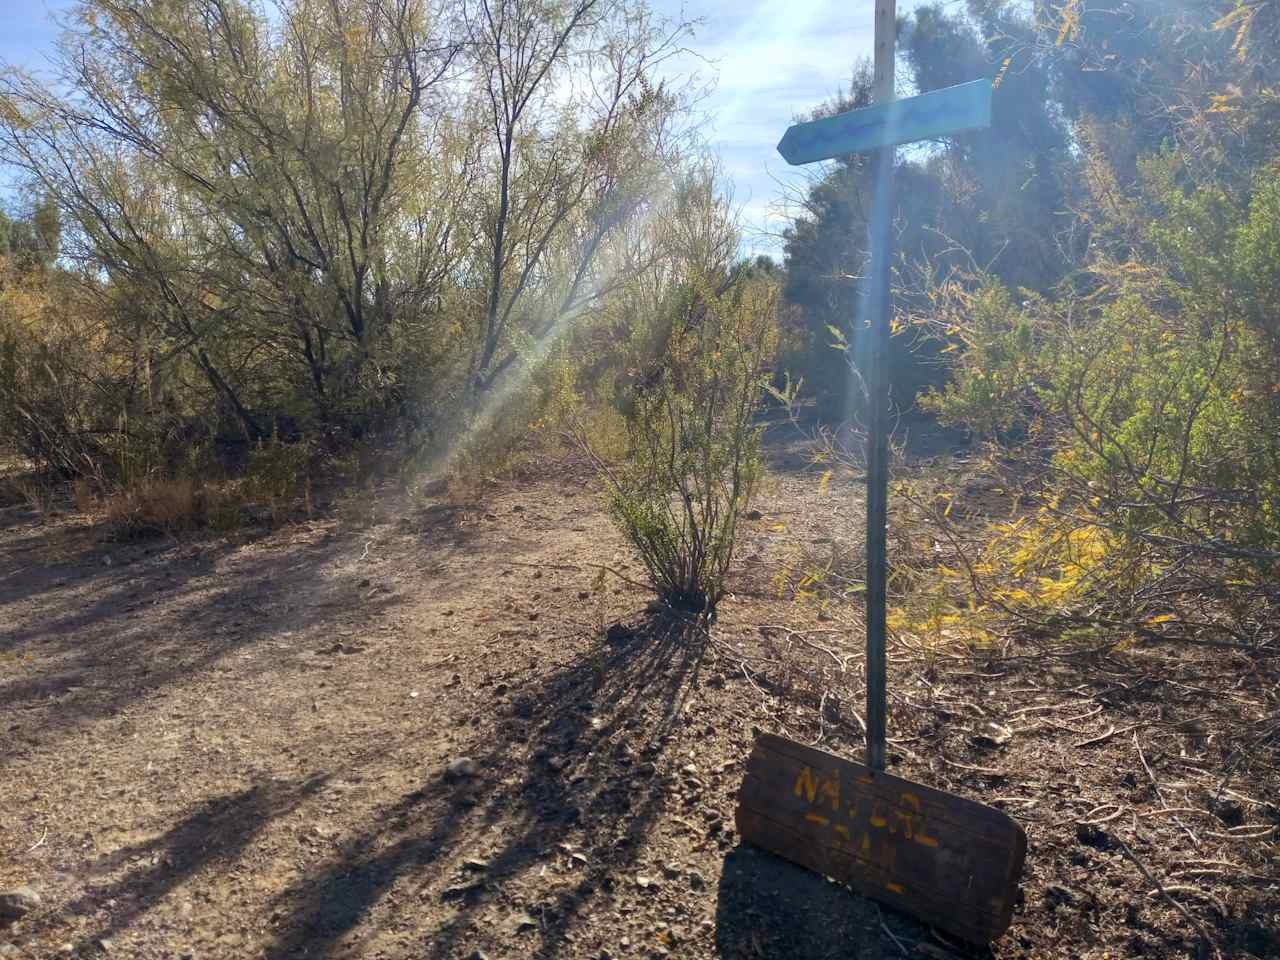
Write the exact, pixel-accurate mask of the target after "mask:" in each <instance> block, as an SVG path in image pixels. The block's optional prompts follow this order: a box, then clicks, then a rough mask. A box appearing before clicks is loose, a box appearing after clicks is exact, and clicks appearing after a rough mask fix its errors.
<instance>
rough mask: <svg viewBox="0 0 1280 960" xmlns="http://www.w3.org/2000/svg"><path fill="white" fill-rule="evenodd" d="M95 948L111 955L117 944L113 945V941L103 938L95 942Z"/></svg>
mask: <svg viewBox="0 0 1280 960" xmlns="http://www.w3.org/2000/svg"><path fill="white" fill-rule="evenodd" d="M94 946H96V947H97V948H98V949H99V950H101V951H102V952H103V953H110V952H111V951H112V950H113V949H114V948H115V944H114V943H112V942H111V940H110V939H109V938H107V937H102V938H100V939H98V940H95V941H94Z"/></svg>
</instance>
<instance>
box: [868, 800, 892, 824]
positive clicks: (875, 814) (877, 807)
mask: <svg viewBox="0 0 1280 960" xmlns="http://www.w3.org/2000/svg"><path fill="white" fill-rule="evenodd" d="M871 825H872V826H873V827H876V828H878V829H880V830H883V829H884V828H885V827H887V826H888V825H889V821H888V820H886V819H885V818H884V807H883V806H882V805H881V803H880V801H879V800H877V801H876V802H875V803H874V804H872V806H871Z"/></svg>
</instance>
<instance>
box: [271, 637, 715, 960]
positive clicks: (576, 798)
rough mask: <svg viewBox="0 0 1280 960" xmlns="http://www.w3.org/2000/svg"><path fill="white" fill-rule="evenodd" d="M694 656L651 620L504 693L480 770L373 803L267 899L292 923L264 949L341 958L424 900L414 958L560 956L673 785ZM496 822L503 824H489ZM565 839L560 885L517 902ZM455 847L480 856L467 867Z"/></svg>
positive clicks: (278, 954) (478, 759) (439, 777)
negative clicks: (574, 856)
mask: <svg viewBox="0 0 1280 960" xmlns="http://www.w3.org/2000/svg"><path fill="white" fill-rule="evenodd" d="M702 656H703V647H702V643H701V636H700V635H699V634H698V632H697V631H696V630H695V629H691V628H689V627H688V625H687V624H684V623H681V622H679V621H674V620H671V619H668V618H666V617H665V616H661V615H659V616H655V617H653V618H649V619H643V620H642V621H640V622H638V623H637V624H635V625H634V626H631V627H626V626H615V627H614V628H613V629H611V630H610V631H609V633H608V636H607V638H602V640H601V642H600V645H599V646H598V647H596V648H595V649H592V650H588V651H587V652H585V653H581V654H578V655H576V656H573V657H571V658H570V659H569V660H568V661H567V662H566V663H564V664H562V665H561V666H560V667H559V668H558V669H555V668H552V669H547V670H545V671H543V672H542V674H541V676H540V677H539V678H537V679H535V680H532V681H530V683H528V684H527V685H525V686H523V687H519V688H515V689H513V690H512V691H511V695H510V699H509V700H508V701H507V702H506V703H505V704H504V705H502V706H501V708H500V709H499V710H498V711H497V712H496V715H495V717H494V729H492V730H490V731H486V732H485V733H484V734H483V735H482V736H480V737H477V738H476V740H475V741H474V742H473V746H472V748H471V750H470V751H469V754H468V755H469V756H470V758H471V759H472V760H473V761H474V762H475V768H476V770H477V775H476V776H474V777H460V778H459V777H455V778H450V777H449V776H448V775H447V774H446V773H444V772H440V773H437V774H436V775H435V776H433V777H432V778H431V779H430V781H429V782H428V783H427V784H426V785H425V786H423V787H422V788H421V789H418V790H415V791H413V792H411V793H409V794H407V795H405V796H403V797H402V798H401V799H400V800H399V801H398V802H397V803H395V804H393V805H391V806H388V807H385V808H383V809H381V810H379V811H376V812H375V814H374V815H373V816H372V817H370V818H369V820H368V823H369V827H368V829H367V831H366V832H364V833H362V834H359V835H357V836H355V837H353V838H352V839H351V840H349V841H348V842H347V843H346V844H344V845H343V846H342V847H341V848H340V849H339V850H338V852H337V854H336V855H335V856H334V857H333V858H332V859H331V862H330V864H329V866H328V867H327V868H326V869H324V870H322V871H319V872H318V873H316V874H314V875H313V876H312V878H311V879H309V880H308V881H307V882H305V883H304V884H302V885H299V886H298V887H296V888H294V889H291V890H289V891H287V892H286V893H285V894H284V895H283V896H282V897H281V898H280V899H279V902H278V903H277V904H275V907H276V909H277V910H278V911H283V912H284V913H286V914H287V918H288V919H286V920H285V921H284V922H283V923H282V925H281V928H280V930H279V934H278V936H277V939H276V942H275V944H274V945H273V946H272V947H271V948H270V949H268V951H267V954H266V955H267V956H268V957H269V958H273V960H284V958H289V957H294V956H300V955H303V954H305V955H306V956H307V957H313V958H314V957H329V956H337V955H341V954H342V953H344V952H345V950H346V949H348V948H353V949H354V947H355V943H354V941H353V938H357V937H360V936H363V935H366V934H367V932H368V931H369V930H370V929H374V930H376V929H378V928H380V927H382V928H385V927H386V926H388V925H394V923H395V917H396V915H397V914H398V913H403V912H404V911H406V910H414V909H415V907H416V906H417V904H416V903H415V901H418V902H421V901H429V902H430V903H431V905H430V906H429V907H428V906H423V907H422V908H421V912H422V913H425V914H427V915H428V916H433V917H439V918H441V919H438V920H432V921H430V922H429V924H428V932H427V935H426V937H425V941H424V940H423V939H421V937H422V933H421V930H422V925H421V923H420V922H416V921H415V922H411V923H410V924H409V926H411V927H416V928H417V929H418V931H419V932H418V933H417V934H415V936H417V937H418V938H419V939H418V940H417V942H416V944H409V943H405V944H402V945H400V946H401V947H402V948H410V947H412V948H414V949H416V952H415V953H414V954H413V955H419V956H423V957H430V958H444V957H450V956H465V955H468V953H469V951H471V950H473V949H475V948H478V947H481V946H483V947H484V948H486V949H492V948H493V947H492V945H493V944H494V943H495V942H500V943H502V944H503V951H504V953H511V951H512V948H513V945H518V949H519V951H520V952H522V953H528V954H530V955H532V956H537V957H553V956H557V955H558V953H559V952H560V951H561V949H562V948H563V947H564V944H565V942H566V934H567V933H568V930H569V928H570V926H571V925H572V923H573V921H574V919H575V917H576V916H577V915H578V913H579V912H580V911H581V910H582V909H583V908H584V906H585V904H586V903H587V902H588V901H589V900H591V899H592V898H593V897H594V896H596V895H597V894H598V893H599V892H601V891H609V890H612V889H614V887H615V886H619V885H621V884H623V883H624V882H626V883H629V882H630V872H629V871H628V868H629V867H630V866H631V865H632V864H633V863H634V861H635V858H636V853H637V850H638V848H639V847H640V846H641V841H642V840H643V839H644V838H645V837H646V836H647V835H648V834H649V832H650V831H651V830H652V829H653V827H654V825H655V823H656V822H657V821H658V818H659V816H660V814H661V813H662V811H663V808H664V801H665V799H666V796H667V794H668V790H669V788H670V786H671V785H672V783H673V778H670V777H667V776H664V773H665V771H666V769H667V768H668V767H669V766H671V763H672V762H673V761H671V758H669V757H668V754H669V753H670V752H671V750H670V747H671V744H672V742H673V740H674V739H676V738H674V737H673V732H674V731H675V729H676V727H677V725H678V724H679V723H680V719H681V712H682V707H683V704H684V701H685V698H686V697H687V695H688V693H689V691H690V690H691V689H692V688H693V687H694V686H696V684H697V682H698V679H697V678H698V672H699V667H700V665H701V662H702ZM497 824H501V833H500V834H499V833H497V832H496V831H494V832H492V833H491V832H489V831H488V828H489V827H491V826H495V825H497ZM495 837H496V838H497V841H496V845H495V844H494V839H493V838H495ZM485 838H489V839H488V840H486V839H485ZM562 844H568V845H569V846H568V847H562ZM566 849H572V850H573V851H574V852H576V853H578V854H579V856H580V858H581V859H580V860H579V861H575V862H573V865H571V866H570V867H568V868H567V869H566V870H565V871H564V873H563V881H564V882H562V883H559V884H558V885H557V886H556V888H555V889H554V891H552V892H550V893H549V892H548V891H547V889H546V887H545V885H544V886H541V887H540V893H539V894H538V897H537V900H538V902H536V903H534V902H531V901H530V900H528V899H526V898H525V897H524V895H523V894H522V892H521V890H520V885H521V880H522V878H523V877H525V876H526V875H531V874H532V873H534V872H540V871H542V869H543V867H545V866H549V865H558V866H560V867H564V866H565V864H566V863H567V862H569V859H570V858H569V857H568V855H567V854H566V853H565V850H566ZM463 855H466V856H469V857H482V858H483V860H484V862H485V864H486V865H485V866H484V867H483V868H482V869H481V870H479V871H476V870H474V868H473V871H472V872H470V873H468V872H467V871H466V869H465V868H462V869H459V858H460V857H461V856H463ZM577 864H581V866H580V867H578V866H577ZM624 872H625V874H626V879H625V880H624V878H623V876H622V874H623V873H624ZM401 881H403V882H401ZM409 883H412V885H413V886H414V888H415V889H414V890H413V891H407V890H406V889H405V886H406V885H407V884H409ZM628 895H634V891H632V892H630V893H629V894H628ZM357 927H359V929H358V930H357ZM535 931H536V934H535Z"/></svg>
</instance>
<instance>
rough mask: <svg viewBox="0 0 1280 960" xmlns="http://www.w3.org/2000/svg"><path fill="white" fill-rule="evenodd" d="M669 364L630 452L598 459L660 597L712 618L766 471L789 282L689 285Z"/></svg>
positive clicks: (644, 400)
mask: <svg viewBox="0 0 1280 960" xmlns="http://www.w3.org/2000/svg"><path fill="white" fill-rule="evenodd" d="M670 310H671V314H670V320H671V326H670V333H669V337H668V339H667V347H666V352H665V361H664V363H663V365H662V367H661V368H660V369H659V370H658V371H657V375H656V377H654V378H652V380H653V382H648V383H644V384H641V385H640V386H638V388H637V389H636V390H635V391H634V392H633V395H632V396H631V398H630V401H631V409H630V416H629V418H628V422H627V436H628V439H629V450H628V454H627V457H626V459H625V460H624V461H623V462H621V463H618V464H616V465H611V464H608V463H605V462H604V461H603V460H598V462H599V465H600V468H601V476H602V477H603V478H604V480H605V482H606V486H607V489H608V501H609V508H610V512H611V513H612V515H613V518H614V520H615V522H616V523H617V525H618V527H619V529H621V531H622V532H623V534H624V535H625V536H626V537H627V539H628V541H630V543H631V544H632V546H633V547H635V549H636V551H637V552H638V553H639V555H640V558H641V560H642V561H643V562H644V565H645V568H646V569H647V571H648V573H649V578H650V580H651V581H652V582H653V585H654V587H655V589H656V590H657V592H658V596H659V597H660V598H661V599H662V600H663V602H665V603H667V604H668V605H670V606H671V607H672V608H674V609H676V610H679V611H683V612H686V613H694V614H700V615H703V616H705V617H708V618H710V617H712V616H713V615H714V612H715V607H716V604H717V603H718V602H719V600H720V599H721V597H722V596H723V594H724V577H725V572H726V571H727V570H728V567H729V563H730V561H731V560H732V558H733V547H734V541H735V537H736V532H737V523H738V517H739V514H740V513H741V511H742V510H743V509H744V507H745V505H746V503H747V502H748V500H749V499H750V497H751V495H752V492H753V491H754V489H755V486H756V484H757V482H758V481H759V478H760V475H761V470H762V466H761V462H760V453H759V440H760V431H761V429H762V428H761V426H760V425H759V423H758V422H757V421H756V418H755V414H756V412H757V411H758V409H759V406H760V401H761V399H762V394H763V390H764V388H765V386H766V384H767V379H768V372H769V362H770V360H771V359H772V355H773V351H774V350H775V348H776V346H777V327H776V322H777V321H776V313H777V287H776V284H774V283H773V282H771V281H770V280H769V279H768V278H766V277H753V278H747V279H739V280H738V281H737V282H730V283H729V284H728V285H727V289H726V288H725V287H724V285H723V284H722V285H721V287H720V289H717V288H716V287H715V286H713V285H712V283H711V282H710V281H709V280H708V279H707V278H705V277H699V278H696V279H693V280H690V281H688V282H687V283H685V284H683V285H681V287H680V288H679V290H678V291H677V294H676V296H675V297H673V300H672V303H671V306H670Z"/></svg>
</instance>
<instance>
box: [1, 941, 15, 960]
mask: <svg viewBox="0 0 1280 960" xmlns="http://www.w3.org/2000/svg"><path fill="white" fill-rule="evenodd" d="M18 955H19V954H18V945H17V944H16V943H0V957H4V958H5V960H8V958H9V957H15V958H16V957H17V956H18Z"/></svg>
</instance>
